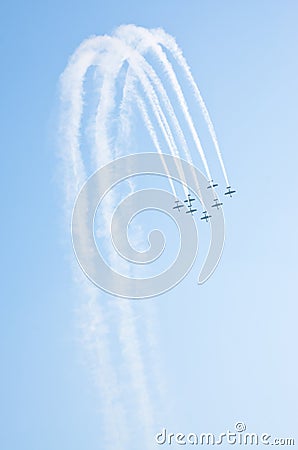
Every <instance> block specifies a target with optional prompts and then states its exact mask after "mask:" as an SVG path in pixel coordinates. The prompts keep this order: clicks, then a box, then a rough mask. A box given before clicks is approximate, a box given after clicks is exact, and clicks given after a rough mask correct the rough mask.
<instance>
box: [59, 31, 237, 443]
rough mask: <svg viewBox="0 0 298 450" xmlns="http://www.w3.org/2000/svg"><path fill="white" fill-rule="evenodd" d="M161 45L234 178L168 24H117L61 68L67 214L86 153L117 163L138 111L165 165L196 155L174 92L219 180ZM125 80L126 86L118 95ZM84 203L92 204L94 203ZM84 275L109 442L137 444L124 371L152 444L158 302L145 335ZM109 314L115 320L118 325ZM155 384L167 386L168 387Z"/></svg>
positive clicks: (124, 305)
mask: <svg viewBox="0 0 298 450" xmlns="http://www.w3.org/2000/svg"><path fill="white" fill-rule="evenodd" d="M163 48H164V49H166V50H167V51H169V52H170V53H171V55H172V56H173V58H174V60H175V61H176V62H177V64H178V65H179V66H180V67H182V69H183V71H184V73H185V79H186V81H187V82H188V83H190V85H191V87H192V89H193V91H194V94H195V97H196V99H197V101H198V103H199V106H200V108H201V111H202V113H203V116H204V118H205V121H206V123H207V126H208V129H209V132H210V135H211V138H212V140H213V143H214V146H215V149H216V152H217V155H218V158H219V162H220V165H221V168H222V171H223V175H224V177H225V179H226V182H227V185H228V184H229V183H228V177H227V174H226V170H225V167H224V164H223V160H222V155H221V152H220V149H219V145H218V141H217V138H216V135H215V131H214V127H213V124H212V122H211V119H210V117H209V114H208V111H207V109H206V106H205V103H204V101H203V99H202V97H201V94H200V91H199V89H198V87H197V85H196V83H195V81H194V79H193V77H192V74H191V71H190V69H189V67H188V65H187V63H186V61H185V59H184V56H183V54H182V52H181V50H180V48H179V47H178V46H177V44H176V42H175V40H174V38H172V36H170V35H168V34H166V33H165V32H164V31H163V30H160V29H158V30H146V29H144V28H141V27H136V26H134V25H127V26H121V27H119V28H118V29H116V30H115V32H114V35H112V36H93V37H91V38H89V39H86V40H85V41H84V42H82V44H81V45H80V46H79V47H78V49H77V50H76V51H75V52H74V54H73V55H72V56H71V58H70V60H69V62H68V65H67V67H66V69H65V71H64V72H63V74H62V75H61V79H60V82H61V109H62V114H61V123H60V136H61V159H62V160H63V166H64V171H65V172H64V184H65V186H64V187H65V196H66V215H67V216H68V217H69V216H70V211H71V209H72V206H73V203H74V199H75V197H76V195H77V194H78V192H79V190H80V188H81V186H82V184H83V183H84V181H85V180H86V178H87V175H88V174H89V173H88V172H89V171H88V169H87V162H86V161H87V159H88V157H89V158H90V159H91V171H92V172H93V171H95V170H96V169H98V168H99V167H102V166H103V165H104V164H106V163H108V162H110V161H112V160H113V159H114V158H115V157H116V156H121V155H124V154H125V153H126V152H127V151H128V147H129V137H130V135H131V121H132V120H133V113H134V112H135V111H139V113H140V115H141V118H142V120H143V124H144V127H145V129H146V130H147V132H148V135H149V137H150V138H151V141H152V143H153V146H154V148H155V150H156V151H157V153H158V154H159V155H160V158H161V161H162V162H163V164H164V165H165V170H166V173H167V167H166V162H165V160H164V157H163V154H164V153H168V152H170V154H171V155H173V156H185V157H186V159H187V161H188V162H189V163H191V162H192V157H191V153H190V150H189V145H188V142H187V139H186V137H185V134H184V131H183V126H182V125H181V123H180V121H179V119H178V116H177V111H175V108H174V106H173V104H172V102H171V100H170V98H171V96H170V95H173V93H174V94H175V96H176V98H177V100H178V105H179V108H180V110H181V111H180V114H181V112H182V116H183V118H184V121H185V122H186V123H187V125H188V128H189V130H190V132H191V136H192V139H193V141H194V142H195V145H196V148H197V150H198V152H199V154H200V157H201V160H202V163H203V166H204V169H205V172H206V174H207V177H208V179H209V180H210V179H211V173H210V169H209V166H208V162H207V158H206V155H205V153H204V150H203V148H202V145H201V142H200V139H199V133H198V130H197V129H196V127H195V125H194V122H193V120H192V117H191V114H190V111H189V108H188V105H187V102H186V99H185V96H184V93H183V84H182V83H181V81H178V78H177V76H176V73H175V68H174V66H173V65H172V64H171V63H170V61H169V60H168V58H167V55H166V53H165V51H164V49H163ZM150 52H152V53H153V54H154V56H155V58H156V59H157V61H158V63H159V65H161V67H162V68H163V72H164V75H159V74H158V68H154V67H153V63H150V62H149V60H148V59H147V56H148V54H149V53H150ZM90 68H94V73H93V80H92V82H93V84H94V86H95V90H96V93H97V95H98V97H97V105H96V108H95V111H92V110H91V126H90V127H89V129H88V131H87V134H88V138H89V140H90V141H91V142H92V143H93V145H92V149H91V152H90V155H89V154H86V152H85V151H83V149H82V135H83V130H82V127H83V119H84V117H85V116H86V114H87V112H88V113H89V114H90V111H87V112H86V104H85V97H86V92H85V86H84V83H85V81H86V78H87V73H88V70H89V69H90ZM124 72H125V75H124V76H123V74H124ZM121 83H122V90H121V92H120V93H119V86H121ZM86 89H87V88H86ZM170 92H171V94H170ZM115 121H118V129H117V131H115V130H114V128H113V127H112V125H111V124H113V123H115ZM180 149H181V150H180ZM89 170H90V169H89ZM177 171H178V172H179V174H180V179H181V180H182V182H183V188H184V192H185V193H186V192H187V182H186V181H187V180H185V177H184V174H183V170H182V169H181V167H180V166H179V164H178V166H177ZM169 183H170V186H171V190H172V192H173V194H174V195H175V196H176V192H175V186H174V184H173V182H172V180H171V178H170V177H169ZM127 186H128V188H129V190H130V191H131V192H132V191H133V184H132V183H130V182H127ZM197 191H198V192H199V186H197ZM120 197H121V195H120V194H119V193H114V194H113V193H111V195H110V196H109V199H108V201H105V203H104V213H103V216H102V218H101V233H102V234H101V235H102V236H103V238H105V239H108V234H109V226H110V222H111V217H112V214H113V210H114V208H115V206H116V205H117V204H118V203H119V201H120ZM85 207H86V208H88V204H86V205H85ZM80 226H81V227H82V230H83V231H84V227H85V226H86V224H85V223H84V220H82V222H81V225H80ZM116 226H120V224H119V223H116ZM83 234H84V233H83ZM86 245H88V242H86ZM106 256H107V259H108V260H109V262H110V263H111V264H112V265H113V264H114V265H116V266H117V264H118V263H116V262H115V261H116V260H115V259H114V257H113V254H111V253H110V252H108V253H107V255H106ZM121 269H122V270H124V271H125V272H126V273H130V272H131V267H130V266H129V265H128V264H126V265H125V264H124V265H123V266H122V267H121ZM78 278H79V284H80V285H81V288H82V295H83V296H84V297H85V299H86V301H85V302H84V304H83V306H82V329H83V335H84V341H85V344H86V348H87V349H88V353H89V356H90V365H91V370H92V373H93V375H94V377H95V379H96V384H98V387H99V391H100V392H101V397H102V400H101V404H102V405H103V408H102V409H103V411H102V414H103V422H104V424H105V432H106V445H105V448H111V449H113V450H120V449H122V450H123V449H130V450H131V449H132V448H133V445H132V442H131V441H130V439H129V432H126V431H125V430H128V428H127V427H128V416H127V412H126V411H127V410H129V407H128V405H127V396H125V395H124V394H123V390H124V387H123V384H122V382H121V377H123V376H124V377H125V380H126V383H128V382H129V387H130V393H131V398H132V399H133V400H131V401H132V402H133V404H134V406H135V409H136V411H135V414H130V416H132V417H133V418H134V420H138V421H139V427H140V428H141V429H143V430H144V436H145V437H146V439H145V440H144V439H143V442H142V448H148V449H150V448H151V445H150V442H151V438H152V435H153V434H152V433H153V431H154V430H153V427H154V422H155V419H156V413H155V412H154V411H155V410H157V409H158V408H160V406H158V407H156V408H154V407H153V404H152V392H151V390H150V388H149V383H148V377H147V371H148V367H149V366H150V365H153V370H152V371H151V373H152V374H154V377H155V378H154V380H152V381H153V382H154V384H155V385H156V386H157V387H160V386H162V385H163V382H162V374H161V373H160V371H159V370H158V368H157V366H158V364H157V363H156V359H157V358H156V355H158V353H159V352H158V348H157V343H156V342H157V340H156V331H155V325H154V323H153V321H152V319H150V317H152V316H154V312H152V307H150V311H151V314H150V315H149V314H148V315H146V316H145V317H144V318H143V321H144V322H145V323H144V326H143V327H142V330H143V333H142V339H141V337H140V335H139V330H138V326H137V325H138V324H137V321H136V319H135V312H134V308H133V306H132V303H131V302H125V301H121V302H119V303H114V302H113V304H112V306H111V304H110V303H107V304H106V305H103V304H100V302H99V295H100V294H99V292H98V291H96V290H95V289H94V288H93V287H92V288H91V287H90V286H88V282H86V281H85V282H82V281H81V277H80V276H79V277H78ZM110 317H112V322H111V321H110ZM108 318H109V319H108ZM112 325H113V326H114V327H113V328H112ZM113 333H114V334H115V335H116V337H117V339H118V341H119V349H120V351H119V353H120V358H121V362H119V363H117V364H116V361H114V360H113V354H112V336H113ZM144 350H146V351H147V355H148V356H147V359H145V357H144V354H146V352H144ZM151 384H152V383H151ZM157 390H159V391H161V389H160V388H159V389H157ZM154 396H155V397H156V400H155V402H156V401H158V398H157V396H156V393H155V394H154ZM155 406H156V405H155ZM116 430H118V432H116ZM115 436H116V437H115ZM111 437H112V439H111Z"/></svg>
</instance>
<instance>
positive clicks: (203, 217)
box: [201, 211, 212, 222]
mask: <svg viewBox="0 0 298 450" xmlns="http://www.w3.org/2000/svg"><path fill="white" fill-rule="evenodd" d="M211 217H212V216H208V214H207V211H203V215H202V217H201V220H206V222H209V220H208V219H210V218H211Z"/></svg>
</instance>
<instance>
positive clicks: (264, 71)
mask: <svg viewBox="0 0 298 450" xmlns="http://www.w3.org/2000/svg"><path fill="white" fill-rule="evenodd" d="M1 9H2V27H1V43H2V52H1V55H2V61H3V69H2V80H3V81H2V93H1V99H2V102H1V104H2V105H3V107H2V109H1V123H2V133H1V140H2V142H1V148H2V182H3V188H2V201H3V203H4V208H3V214H2V230H3V231H2V236H3V242H2V249H3V250H4V252H3V253H4V255H3V258H2V261H3V263H2V264H3V269H2V274H3V282H2V286H3V289H2V290H3V294H2V295H1V299H2V315H1V317H2V324H1V333H2V336H1V349H2V352H3V355H2V358H1V361H2V370H1V374H2V383H1V391H2V392H1V399H2V406H3V408H2V417H1V423H2V426H1V430H0V438H1V442H2V446H3V448H5V449H13V450H17V449H20V448H21V449H24V450H27V449H28V450H40V449H43V450H50V449H51V450H52V449H55V450H60V449H61V450H62V449H71V450H83V449H84V450H85V449H88V450H93V449H94V450H104V449H105V448H106V447H105V444H104V443H103V438H102V433H103V430H104V426H103V420H102V414H101V411H100V410H101V408H102V401H103V400H102V397H101V396H100V393H99V392H98V389H97V388H96V387H95V386H94V383H93V382H92V375H91V374H90V367H89V366H88V363H86V359H85V355H84V349H83V348H82V346H81V344H80V343H79V342H78V339H77V337H78V330H77V327H76V322H77V314H76V312H75V310H76V308H77V307H78V306H79V305H80V304H81V299H80V298H79V294H78V293H77V288H76V284H75V283H74V282H73V275H72V270H71V265H72V264H73V255H72V254H71V253H70V252H69V245H70V234H69V233H68V232H67V230H65V226H64V222H63V207H64V198H63V192H62V189H61V184H62V180H61V178H60V177H61V173H60V172H59V170H57V166H58V165H59V160H58V159H57V156H56V152H57V150H56V149H57V145H56V131H57V123H58V105H59V102H58V79H59V76H60V74H61V73H62V71H63V70H64V68H65V66H66V64H67V61H68V58H69V57H70V55H71V54H72V53H73V52H74V50H75V49H76V47H77V46H78V45H79V44H80V43H81V41H82V40H83V39H85V38H87V37H89V36H90V35H94V34H99V35H102V34H105V33H107V34H110V33H111V32H112V31H113V29H114V28H115V27H116V26H118V25H121V24H127V23H135V24H136V25H141V26H144V27H158V26H161V27H163V28H164V29H165V30H166V31H167V32H169V33H170V34H172V35H173V36H175V38H176V40H177V42H178V44H179V45H180V46H181V48H182V49H183V51H184V54H185V56H186V58H187V60H188V63H189V65H190V66H191V68H192V73H193V75H194V78H195V79H196V81H197V82H198V84H199V87H200V89H201V91H202V94H203V96H204V99H205V101H206V103H207V106H208V109H209V112H210V114H211V116H212V119H213V122H214V125H215V128H216V131H217V134H218V138H219V141H220V144H221V148H222V151H223V154H224V158H225V162H226V166H227V168H228V171H229V175H230V179H231V180H232V183H233V186H234V187H235V188H236V189H237V196H235V198H234V199H233V200H232V201H228V200H229V199H228V200H227V201H226V202H225V217H226V234H227V237H226V245H225V250H224V254H223V257H222V260H221V263H220V266H219V267H218V269H217V270H216V272H215V274H214V275H213V277H212V278H211V279H210V280H209V281H208V282H207V283H206V284H205V285H203V286H200V287H199V286H197V285H196V277H197V273H198V267H197V266H195V268H194V270H193V271H191V273H190V274H189V276H188V277H187V278H186V279H185V280H184V281H183V282H182V283H181V284H180V285H179V286H178V287H177V288H176V289H175V290H173V291H171V292H170V293H168V294H166V295H163V296H161V297H159V298H158V299H155V300H150V301H146V302H145V303H144V304H142V306H140V309H139V310H138V305H137V306H134V314H135V316H136V323H137V324H138V314H140V315H143V314H146V308H147V307H148V309H149V310H150V302H155V305H156V308H155V309H156V314H157V319H156V324H155V327H156V332H157V336H158V346H159V355H160V358H161V360H162V362H161V366H162V374H163V377H164V380H165V382H166V384H167V386H168V387H167V390H166V391H165V392H166V394H165V398H164V400H163V402H164V405H163V406H167V407H164V412H162V413H161V414H160V415H158V414H157V417H158V418H157V419H156V424H155V426H156V432H158V431H160V429H161V428H162V427H167V428H168V429H170V430H171V431H174V432H178V431H182V432H197V433H201V432H208V431H210V432H214V433H220V432H225V431H226V429H233V427H234V424H235V423H236V422H237V421H243V422H245V423H246V425H247V429H248V431H252V432H260V433H262V432H268V433H269V434H272V435H273V436H276V437H292V436H293V437H295V431H296V429H295V427H296V426H297V407H296V406H297V385H296V380H297V355H296V353H297V352H296V342H297V319H296V316H297V306H296V299H297V293H296V292H297V288H296V275H297V269H298V267H297V260H296V254H297V250H298V245H297V244H298V242H297V226H296V222H297V219H298V214H297V207H296V194H297V186H296V179H297V176H296V175H297V174H296V170H297V169H296V167H297V152H296V147H297V137H298V136H297V135H298V127H297V111H296V105H297V100H298V90H297V80H298V77H297V75H298V62H297V57H296V55H297V50H298V49H297V42H298V31H297V19H298V7H297V4H296V2H294V1H289V0H287V1H284V2H278V1H269V0H268V1H263V2H258V1H250V2H237V1H226V2H221V1H201V0H198V1H188V2H178V1H164V2H157V1H155V0H154V1H151V2H149V3H141V2H136V1H129V2H120V1H110V2H108V4H107V5H105V4H104V3H103V2H100V1H89V0H86V1H84V2H70V1H65V0H62V2H61V1H60V2H57V1H55V0H54V1H52V2H47V4H45V3H39V4H37V3H34V2H26V3H22V2H16V3H14V4H10V5H8V3H7V4H6V5H3V6H2V7H1ZM213 166H215V171H214V173H215V175H216V176H218V177H219V178H220V171H219V169H218V168H216V164H213ZM219 181H220V182H221V183H222V184H224V181H223V179H222V177H221V178H220V180H219ZM223 187H224V186H223ZM103 301H105V302H110V301H111V299H105V300H103ZM140 335H141V336H142V330H141V331H140ZM110 339H111V349H112V352H113V350H114V351H115V353H114V354H113V361H114V360H116V358H117V356H115V355H117V352H119V344H118V342H117V335H116V332H115V334H114V332H113V330H112V331H111V334H110ZM142 357H143V359H144V361H145V363H146V364H147V365H148V364H149V360H147V353H144V354H142ZM148 358H149V356H148ZM113 364H114V366H115V370H116V369H119V367H120V366H119V367H118V366H117V361H114V362H113ZM119 364H120V362H119ZM119 370H120V369H119ZM148 380H149V385H150V382H153V380H154V378H153V377H152V378H151V376H150V374H149V375H148ZM123 383H124V385H125V380H124V381H123ZM150 388H152V389H153V388H154V386H150ZM129 398H130V391H129V389H128V391H127V392H125V395H124V407H125V408H127V409H128V411H130V408H131V407H132V406H131V405H130V403H129ZM154 401H155V399H153V407H154V405H155V403H154ZM156 412H159V411H156ZM128 418H129V414H128ZM129 424H130V427H129V428H130V429H129V430H128V431H127V433H128V435H129V438H130V437H131V434H133V433H134V427H138V421H137V420H136V418H135V417H134V418H132V420H131V421H129ZM135 433H136V434H137V435H140V436H142V430H139V429H138V430H137V431H136V432H135ZM153 437H154V436H152V446H151V447H150V444H149V447H148V448H152V449H153V448H159V447H158V446H156V447H155V446H154V441H153ZM111 441H112V438H111ZM146 444H147V446H148V443H146ZM130 448H131V449H134V448H136V449H141V448H145V447H144V445H143V443H142V442H135V443H134V446H131V447H130Z"/></svg>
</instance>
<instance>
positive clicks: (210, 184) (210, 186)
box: [207, 180, 218, 189]
mask: <svg viewBox="0 0 298 450" xmlns="http://www.w3.org/2000/svg"><path fill="white" fill-rule="evenodd" d="M217 186H218V184H217V183H214V182H213V180H210V181H209V186H207V189H211V188H216V187H217Z"/></svg>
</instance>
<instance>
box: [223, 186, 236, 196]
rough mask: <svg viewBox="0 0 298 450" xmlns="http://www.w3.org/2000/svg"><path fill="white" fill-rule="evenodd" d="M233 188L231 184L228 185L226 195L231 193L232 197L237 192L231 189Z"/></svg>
mask: <svg viewBox="0 0 298 450" xmlns="http://www.w3.org/2000/svg"><path fill="white" fill-rule="evenodd" d="M231 189H232V187H231V186H227V192H225V195H229V196H230V197H232V194H235V192H236V191H231Z"/></svg>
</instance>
